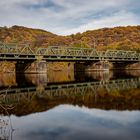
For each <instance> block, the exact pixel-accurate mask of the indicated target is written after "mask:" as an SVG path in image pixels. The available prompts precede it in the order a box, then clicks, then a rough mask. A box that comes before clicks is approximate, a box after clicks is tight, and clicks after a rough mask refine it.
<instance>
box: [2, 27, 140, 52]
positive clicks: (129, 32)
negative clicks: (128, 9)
mask: <svg viewBox="0 0 140 140" xmlns="http://www.w3.org/2000/svg"><path fill="white" fill-rule="evenodd" d="M0 41H2V42H17V43H30V44H31V46H33V47H47V46H50V45H73V46H76V47H92V48H94V47H95V48H96V49H98V50H106V49H124V50H137V51H139V50H140V26H127V27H115V28H103V29H98V30H91V31H86V32H84V33H77V34H75V35H74V34H72V35H70V36H58V35H56V34H53V33H50V32H47V31H44V30H40V29H31V28H26V27H22V26H12V27H10V28H7V27H1V28H0Z"/></svg>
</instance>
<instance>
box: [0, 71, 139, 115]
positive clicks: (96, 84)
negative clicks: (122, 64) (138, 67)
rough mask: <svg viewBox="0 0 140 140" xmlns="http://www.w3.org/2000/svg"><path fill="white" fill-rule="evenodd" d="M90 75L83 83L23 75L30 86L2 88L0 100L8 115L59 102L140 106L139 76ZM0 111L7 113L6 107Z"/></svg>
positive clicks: (125, 106)
mask: <svg viewBox="0 0 140 140" xmlns="http://www.w3.org/2000/svg"><path fill="white" fill-rule="evenodd" d="M129 74H130V72H129ZM93 75H94V76H93ZM93 75H92V74H91V73H88V74H86V76H87V77H88V78H89V77H90V78H91V79H92V80H91V79H90V80H89V81H88V82H87V79H85V80H86V82H85V81H84V80H83V81H81V82H74V81H73V80H75V81H76V79H72V81H71V82H70V81H68V83H64V82H63V83H61V82H60V81H59V82H60V83H58V82H56V83H47V81H45V79H46V77H44V76H43V75H42V76H37V75H25V77H26V78H27V77H28V78H27V81H28V82H27V83H29V81H30V82H31V84H30V86H25V85H24V86H23V87H18V86H13V87H7V88H1V90H0V103H1V105H3V106H4V107H5V108H6V107H7V108H8V109H9V107H10V109H9V110H8V111H9V114H15V115H25V114H30V113H33V112H40V111H45V110H48V109H51V108H53V107H55V106H57V105H60V104H73V105H79V106H86V107H89V108H102V109H116V110H125V109H129V110H132V109H140V102H139V99H140V89H139V87H140V78H139V77H131V78H130V77H129V78H123V79H114V78H113V77H114V73H108V74H107V73H102V74H101V73H96V74H95V73H93ZM107 75H108V78H107ZM86 76H85V77H86ZM102 76H103V79H101V77H102ZM82 77H83V75H82ZM30 78H31V79H32V78H33V79H32V80H31V79H30ZM39 78H41V79H39ZM29 79H30V80H29ZM42 79H43V80H42ZM109 79H110V80H109ZM36 80H37V81H36ZM43 82H44V83H43ZM17 85H18V83H17ZM35 85H36V86H35ZM23 106H24V107H23ZM1 113H4V114H6V112H5V110H1Z"/></svg>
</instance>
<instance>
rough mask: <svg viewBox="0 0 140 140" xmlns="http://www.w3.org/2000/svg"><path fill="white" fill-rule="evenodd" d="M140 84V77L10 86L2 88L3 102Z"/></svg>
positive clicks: (124, 87)
mask: <svg viewBox="0 0 140 140" xmlns="http://www.w3.org/2000/svg"><path fill="white" fill-rule="evenodd" d="M139 86H140V78H131V79H118V80H110V81H106V82H103V81H102V82H101V81H97V82H83V83H70V84H60V85H47V86H44V87H28V88H12V89H11V88H8V89H4V90H0V97H1V98H0V99H1V100H0V102H1V103H6V104H10V103H14V102H20V100H22V99H26V100H27V101H31V100H32V99H33V98H34V96H36V95H38V96H39V97H43V96H48V97H49V98H59V97H71V96H84V95H85V94H87V93H92V94H95V95H96V94H98V92H100V91H106V92H108V93H112V92H113V91H115V92H116V91H120V90H129V89H136V88H139Z"/></svg>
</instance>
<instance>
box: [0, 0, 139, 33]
mask: <svg viewBox="0 0 140 140" xmlns="http://www.w3.org/2000/svg"><path fill="white" fill-rule="evenodd" d="M0 19H1V20H0V26H7V27H11V26H13V25H19V26H26V27H31V28H39V29H44V30H47V31H50V32H53V33H55V34H58V35H69V34H75V33H78V32H84V31H87V30H94V29H99V28H105V27H115V26H128V25H140V0H0Z"/></svg>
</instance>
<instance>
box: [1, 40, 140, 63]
mask: <svg viewBox="0 0 140 140" xmlns="http://www.w3.org/2000/svg"><path fill="white" fill-rule="evenodd" d="M0 60H9V61H13V60H14V61H15V60H24V61H25V60H33V61H34V60H45V61H102V60H103V61H104V60H105V61H110V62H139V61H140V53H137V52H136V51H124V50H106V51H97V50H95V49H93V48H76V47H61V46H59V47H58V46H50V47H48V48H33V47H31V46H30V45H28V44H10V43H2V42H1V43H0Z"/></svg>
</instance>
